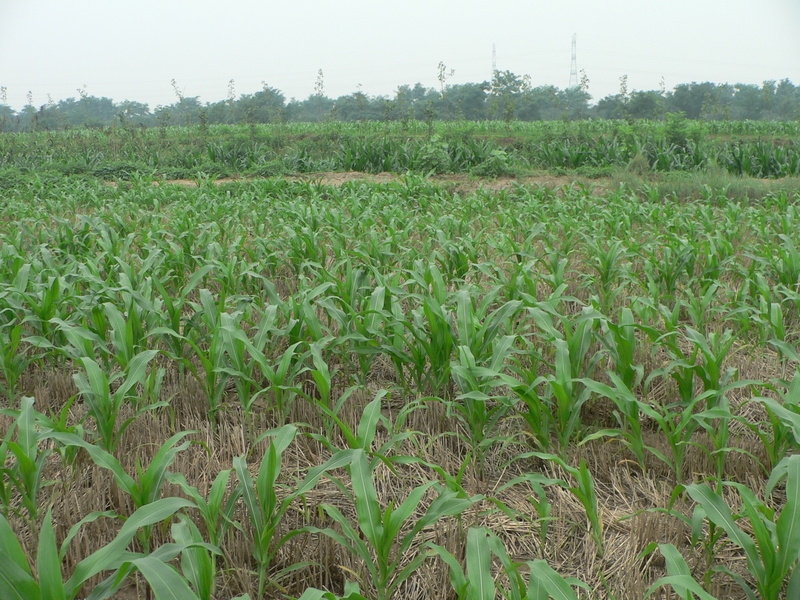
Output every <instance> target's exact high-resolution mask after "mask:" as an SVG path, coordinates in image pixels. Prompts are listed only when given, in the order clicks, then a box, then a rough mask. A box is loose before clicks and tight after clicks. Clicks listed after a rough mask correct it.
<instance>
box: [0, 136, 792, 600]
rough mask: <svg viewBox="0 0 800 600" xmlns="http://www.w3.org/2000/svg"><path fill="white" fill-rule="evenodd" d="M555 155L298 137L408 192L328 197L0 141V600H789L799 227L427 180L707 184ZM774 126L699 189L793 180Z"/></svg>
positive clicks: (663, 152)
mask: <svg viewBox="0 0 800 600" xmlns="http://www.w3.org/2000/svg"><path fill="white" fill-rule="evenodd" d="M370 126H373V125H369V124H364V125H361V126H358V125H352V126H345V125H341V124H337V127H338V128H339V129H341V130H345V129H347V127H351V128H357V127H361V130H360V131H362V133H363V130H364V129H366V128H367V127H370ZM405 126H406V127H408V125H407V124H406V125H405ZM503 126H504V125H503V124H497V123H494V124H491V127H493V128H495V129H494V131H500V133H502V130H503ZM546 126H547V127H550V128H551V130H552V131H550V132H549V133H548V132H547V131H545V129H546V127H545V125H542V124H539V125H535V124H524V125H519V126H518V127H519V132H518V135H519V137H518V141H517V142H515V144H516V146H514V144H512V146H514V147H515V148H517V149H516V150H514V149H513V148H512V149H499V148H498V147H496V146H495V145H494V144H495V142H494V141H492V139H485V138H481V137H480V136H478V135H476V134H477V133H481V131H482V130H481V128H483V127H486V128H488V127H490V125H489V124H486V125H483V124H472V125H471V126H470V127H472V129H471V130H470V131H469V132H464V131H461V132H455V133H454V132H448V131H447V130H446V128H447V127H452V128H455V127H456V126H455V125H446V124H438V125H437V127H439V128H440V130H439V131H438V132H435V135H434V136H433V137H426V136H424V135H422V134H423V133H424V131H420V132H417V133H419V134H420V136H421V137H419V138H410V141H402V140H398V138H396V137H391V136H389V135H388V133H392V132H391V131H388V127H390V126H386V125H381V126H380V127H381V128H387V129H381V131H380V132H378V133H381V132H383V133H386V134H387V135H386V136H383V137H381V136H380V135H379V136H373V137H356V136H351V137H348V136H347V135H346V132H344V133H342V132H341V131H340V132H339V134H340V135H341V137H335V136H332V134H331V131H327V130H325V129H324V128H325V127H328V128H329V129H331V130H333V129H334V125H333V124H331V125H324V126H320V129H317V130H314V131H311V133H310V134H309V135H314V136H317V138H318V140H317V141H318V142H319V143H320V144H321V145H322V147H329V146H326V144H334V143H335V144H336V149H335V151H334V152H327V153H326V152H325V151H323V150H319V149H314V148H313V147H312V146H309V148H311V149H310V150H308V152H307V155H306V159H307V160H309V161H311V163H313V165H316V166H313V167H311V166H310V167H308V168H309V169H311V168H313V169H317V167H318V166H319V165H321V164H323V163H324V161H328V162H327V163H324V165H325V167H326V168H327V169H329V170H337V169H343V170H358V171H365V172H368V171H374V172H380V171H400V172H406V171H411V172H409V173H406V174H405V175H404V176H402V177H399V178H396V179H394V180H392V181H388V182H386V183H377V182H367V181H360V180H355V181H349V182H346V183H344V184H342V185H327V184H324V183H320V182H314V181H313V180H311V181H294V180H287V179H284V178H280V177H273V178H266V179H265V178H261V179H258V178H256V179H250V180H241V181H235V182H229V183H224V184H222V185H217V184H215V182H214V181H213V179H205V180H203V179H200V180H198V184H197V185H196V186H195V187H185V186H178V185H170V184H166V183H161V184H160V185H154V181H153V179H152V178H150V177H144V176H135V177H119V172H116V171H114V168H111V167H114V165H117V166H118V165H119V164H120V163H119V161H129V162H131V163H136V164H137V165H139V164H141V161H143V160H146V158H143V157H144V156H145V155H144V154H141V153H140V154H136V155H135V156H134V155H131V156H128V157H124V156H123V155H122V154H119V155H114V156H110V155H108V154H106V153H107V152H109V146H108V144H110V143H111V142H110V141H109V139H110V138H109V136H108V135H107V134H104V133H91V132H84V133H80V134H73V133H64V134H50V135H51V136H53V137H52V138H47V136H44V135H43V134H29V136H30V137H28V138H23V136H22V135H18V136H8V137H5V136H4V137H2V138H0V148H2V152H3V153H4V154H3V156H4V164H5V165H6V166H9V168H11V167H13V168H14V169H17V177H16V178H14V179H12V180H10V181H7V182H6V184H4V185H2V186H0V202H2V220H0V240H1V241H2V243H1V244H0V253H1V254H2V257H1V258H2V260H0V598H2V599H12V598H26V599H32V598H37V599H38V598H41V599H42V600H45V599H50V598H53V599H69V600H74V599H77V598H91V599H93V600H100V599H103V598H122V599H131V598H148V599H152V598H155V599H158V600H161V599H168V598H181V599H190V600H193V599H197V600H211V599H217V600H220V599H225V600H229V599H233V598H239V599H244V598H250V599H259V598H301V599H302V600H313V599H339V598H342V599H350V600H357V599H360V598H366V599H369V600H389V599H392V598H412V599H414V600H417V599H424V598H450V599H459V600H462V599H463V600H493V599H494V598H501V597H502V598H508V599H511V600H516V599H520V600H521V599H523V598H525V599H535V600H547V599H548V598H554V599H556V600H571V599H578V598H580V599H588V598H598V599H631V600H639V599H644V598H660V599H666V598H681V599H689V598H701V599H712V600H713V599H714V598H716V599H719V600H723V599H739V598H741V599H752V598H761V599H764V600H778V599H794V598H800V569H798V567H797V564H798V559H800V457H799V456H798V449H799V448H800V375H798V370H799V369H800V353H799V351H798V340H799V339H800V194H798V193H796V192H795V193H787V192H786V191H776V192H773V193H766V194H764V195H763V196H762V197H759V198H758V199H756V200H751V199H749V198H744V199H731V198H730V197H729V196H728V195H727V194H726V193H725V190H718V189H715V188H712V187H707V188H706V189H705V190H704V193H703V195H702V197H700V198H697V199H695V200H693V201H685V200H683V199H681V198H678V197H675V196H670V195H666V196H665V195H662V194H659V193H658V190H657V189H656V188H651V189H650V190H649V191H648V190H641V189H634V188H632V187H630V186H627V185H625V184H624V183H620V184H619V185H616V186H608V185H606V186H604V187H600V188H592V187H590V186H585V185H565V186H560V187H556V188H549V187H545V186H539V185H512V186H509V187H506V188H503V189H492V188H491V187H482V186H476V188H475V189H470V190H464V189H461V188H457V187H453V186H448V185H445V184H442V183H441V182H438V183H437V182H436V181H435V180H431V179H429V178H427V177H424V176H423V175H424V174H429V173H431V172H457V173H458V172H466V171H469V170H471V169H480V168H482V165H486V164H487V162H489V163H491V161H492V160H495V161H500V162H498V163H497V164H502V163H503V161H512V160H517V159H518V158H509V156H510V155H511V153H514V152H516V153H518V154H519V155H524V157H525V160H526V161H529V162H530V163H535V162H536V161H538V160H541V161H542V165H545V166H546V167H547V168H550V169H552V168H556V167H562V166H566V167H570V168H574V167H578V166H581V165H587V164H588V165H595V166H603V165H605V164H607V163H608V161H612V162H613V161H614V160H618V161H619V163H620V164H624V163H627V162H629V161H630V160H632V159H633V157H634V156H636V155H641V156H646V157H647V160H648V161H650V163H651V165H652V167H653V170H654V171H659V170H664V171H669V170H675V169H687V170H691V169H695V168H699V167H698V166H697V165H698V164H701V163H702V164H705V162H707V161H708V160H709V157H708V154H707V153H705V154H704V152H706V151H707V150H708V147H709V145H708V143H707V142H705V141H702V140H701V141H693V140H691V139H690V140H689V141H688V142H687V143H686V145H684V146H678V145H676V144H674V143H673V144H668V143H667V142H666V141H663V140H662V141H661V142H659V141H657V137H658V136H657V135H656V134H655V133H653V132H652V131H651V130H653V129H655V128H656V127H662V128H663V125H656V124H642V126H641V128H640V129H639V130H637V131H636V132H635V133H636V135H634V136H633V138H631V139H628V140H627V141H624V140H623V138H624V134H625V132H624V131H623V132H621V133H619V132H618V133H619V135H617V134H615V135H614V136H611V137H603V135H598V136H597V137H594V138H593V137H592V136H591V135H589V134H588V133H587V130H583V131H582V132H577V131H576V133H575V135H574V136H573V137H565V138H564V140H565V141H563V142H559V143H556V142H553V143H551V144H541V145H539V146H536V147H537V148H538V150H537V151H536V152H539V153H540V154H536V152H533V151H532V150H531V148H533V147H534V146H535V144H534V145H529V146H526V144H528V142H526V138H525V133H526V132H525V130H524V128H535V127H539V129H538V130H537V133H536V135H545V134H547V135H553V136H554V138H555V137H557V134H559V132H561V131H562V130H564V129H569V128H570V127H571V126H572V125H571V124H568V123H567V124H565V123H556V124H546ZM771 126H772V127H778V126H779V127H786V128H788V127H795V129H794V130H792V131H790V132H778V133H777V134H776V135H784V134H785V135H788V136H790V137H792V136H794V137H792V139H793V140H794V141H791V143H789V144H777V145H776V144H771V143H768V142H766V141H764V140H763V139H750V137H747V136H751V137H752V138H757V137H759V136H764V135H766V134H765V129H764V125H763V124H759V123H749V124H748V123H730V124H716V125H714V127H718V128H720V131H716V133H717V134H719V135H725V136H740V138H741V139H739V138H737V139H738V141H735V142H730V143H729V142H725V144H722V145H719V146H717V148H718V150H719V153H718V154H716V155H714V158H713V160H714V161H715V163H716V164H717V165H722V167H723V168H725V169H730V170H731V172H732V173H738V174H744V175H751V176H753V177H757V178H767V177H785V176H788V175H795V176H796V175H798V174H800V163H798V154H797V146H796V144H797V141H796V140H797V137H796V136H797V130H796V124H791V123H788V124H780V125H774V124H773V125H771ZM285 127H286V128H287V129H288V128H289V127H290V126H285ZM291 127H292V128H295V129H298V130H299V129H300V128H301V126H291ZM374 127H377V126H374ZM397 127H401V125H399V124H398V125H397ZM414 127H418V128H420V129H422V128H423V127H424V125H423V124H416V125H414ZM462 127H465V126H462ZM576 127H577V126H576ZM583 127H585V128H586V127H596V128H597V129H598V131H599V132H600V133H602V131H606V132H608V131H610V128H612V127H618V128H619V127H622V128H625V127H629V126H627V125H624V124H623V125H616V124H614V125H612V124H609V123H599V124H592V123H589V124H583ZM706 127H709V128H710V127H712V124H708V125H706ZM725 127H729V129H725ZM734 128H736V131H734ZM543 131H544V133H543ZM295 133H297V132H295ZM578 133H580V134H581V136H583V138H584V139H583V140H580V139H578V137H579V136H578V135H577V134H578ZM451 134H452V135H458V136H460V137H459V139H461V140H462V141H461V142H460V143H459V144H455V143H454V142H453V141H452V140H451V139H450V138H448V137H447V136H448V135H451ZM468 134H469V135H468ZM114 135H116V134H114ZM125 135H130V136H131V139H132V140H133V139H134V138H136V139H139V138H141V139H144V136H145V135H147V136H154V138H158V139H159V140H160V142H159V143H161V144H162V146H161V148H162V150H163V152H164V153H165V156H166V154H169V153H170V152H173V150H170V149H169V148H170V146H169V144H170V143H171V141H173V139H177V136H179V135H187V134H186V132H179V131H166V132H162V133H161V134H159V132H147V134H138V133H135V132H134V133H129V134H125ZM236 135H239V136H240V137H243V140H242V141H241V143H242V144H247V148H248V151H247V152H249V153H250V154H247V155H246V156H247V157H249V158H246V161H250V162H246V164H245V163H242V164H245V168H242V169H241V170H246V168H249V167H247V165H249V164H251V163H252V162H253V161H255V162H256V163H257V162H258V161H259V160H262V161H266V162H269V161H270V160H277V159H275V158H274V157H273V158H269V157H270V156H271V155H270V152H272V150H270V149H269V148H267V147H266V146H265V147H263V148H261V150H258V149H256V150H254V149H253V148H254V146H253V144H256V143H262V142H257V138H250V137H248V135H249V134H248V129H247V128H239V130H238V133H236ZM659 135H661V134H659ZM70 136H71V137H70ZM93 136H95V137H98V138H99V141H97V140H93V139H92V137H93ZM103 136H106V137H105V138H104V137H103ZM137 136H138V138H137ZM160 136H163V137H160ZM325 136H328V137H325ZM437 136H438V137H437ZM648 136H649V137H648ZM48 139H50V140H52V141H48ZM453 139H454V138H453ZM320 140H322V141H320ZM325 140H328V141H325ZM331 140H333V141H331ZM132 143H133V142H132ZM147 143H148V144H149V143H155V141H153V140H149V141H148V142H147ZM263 143H264V144H266V143H267V142H263ZM71 144H74V145H75V146H71ZM230 144H233V142H232V141H230V140H228V141H225V142H224V143H222V142H220V143H219V144H218V146H219V147H216V146H214V144H213V142H212V141H211V140H208V141H207V142H206V143H205V145H204V146H203V147H202V148H203V149H202V152H204V153H205V156H206V157H208V156H209V153H210V152H219V153H220V155H219V156H218V157H216V158H213V157H212V159H213V160H212V162H215V164H228V161H232V160H234V158H225V157H224V156H223V154H224V152H225V147H223V146H226V145H230ZM80 145H84V146H85V148H84V152H83V153H80V152H78V153H74V154H72V158H70V160H71V161H72V162H73V164H74V163H76V161H84V162H85V163H86V164H87V165H92V168H93V169H94V170H95V172H94V175H93V177H94V178H90V177H78V178H75V177H71V176H69V173H66V174H64V173H62V175H63V176H62V177H60V178H56V177H38V176H36V170H37V169H41V168H46V167H43V165H46V163H47V161H48V160H50V162H51V164H61V165H63V164H66V163H64V162H63V156H62V157H60V156H58V153H59V152H61V151H62V150H63V149H64V148H77V147H78V146H80ZM142 147H146V146H142ZM198 147H200V146H198ZM231 147H233V148H235V145H233V146H231ZM437 147H438V150H437ZM443 147H444V150H442V148H443ZM48 148H49V150H48ZM212 148H216V149H212ZM526 148H527V150H526ZM420 149H421V150H420ZM439 150H441V152H439ZM701 150H702V152H701ZM118 151H119V152H121V153H124V152H125V150H124V148H118ZM456 151H458V152H460V153H461V154H458V153H457V152H456ZM762 151H763V154H760V153H761V152H762ZM48 152H50V155H49V156H50V158H49V159H48ZM415 152H417V154H415ZM499 153H502V154H499ZM546 153H551V154H552V156H546ZM152 156H153V158H152V160H153V161H157V160H158V155H157V154H153V155H152ZM170 156H173V157H174V156H177V154H170ZM243 156H245V155H243ZM286 156H288V155H286ZM265 157H266V158H265ZM604 157H605V160H606V162H603V160H604ZM698 157H700V158H698ZM189 158H190V155H187V160H189ZM251 159H252V160H251ZM301 159H302V157H299V158H298V156H297V155H293V158H291V160H294V161H296V163H295V164H294V167H293V169H294V171H295V172H302V171H303V170H304V169H303V168H302V167H299V166H298V165H301V164H302V163H301ZM170 160H172V159H170ZM280 160H287V161H288V160H290V159H289V158H285V157H284V158H281V159H280ZM415 160H416V161H423V163H424V161H428V162H427V163H424V164H416V163H414V161H415ZM92 161H95V162H92ZM109 161H110V162H109ZM320 161H323V162H322V163H321V162H320ZM359 161H360V162H359ZM437 161H439V162H437ZM676 161H677V162H676ZM681 161H683V162H681ZM726 161H730V162H726ZM311 163H310V164H311ZM678 163H679V164H678ZM231 164H234V163H231ZM745 164H747V165H750V166H749V167H745V166H744V165H745ZM109 165H111V167H109ZM398 165H399V166H398ZM437 165H438V166H437ZM759 165H761V166H759ZM196 166H197V165H189V167H191V168H195V167H196ZM153 167H154V169H156V170H157V169H158V168H160V167H159V165H158V164H156V162H153ZM103 168H108V170H106V171H103V170H102V169H103ZM137 168H138V167H137ZM187 168H188V167H187ZM498 168H499V167H498ZM83 173H84V174H85V173H87V171H84V172H83ZM486 175H492V173H486ZM98 177H99V178H98ZM108 179H114V180H115V181H118V184H115V185H109V184H108V182H107V181H106V180H108Z"/></svg>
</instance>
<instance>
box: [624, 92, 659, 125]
mask: <svg viewBox="0 0 800 600" xmlns="http://www.w3.org/2000/svg"><path fill="white" fill-rule="evenodd" d="M628 115H629V116H630V117H631V118H633V119H663V118H664V97H663V96H662V95H661V94H660V93H659V92H655V91H635V92H633V93H632V94H631V95H630V99H629V100H628Z"/></svg>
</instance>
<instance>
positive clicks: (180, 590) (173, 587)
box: [131, 556, 199, 600]
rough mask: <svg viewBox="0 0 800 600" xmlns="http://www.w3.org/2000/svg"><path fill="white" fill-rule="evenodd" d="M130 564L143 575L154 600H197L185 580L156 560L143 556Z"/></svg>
mask: <svg viewBox="0 0 800 600" xmlns="http://www.w3.org/2000/svg"><path fill="white" fill-rule="evenodd" d="M131 564H133V565H134V566H135V567H136V568H137V569H138V570H139V572H140V573H141V574H142V575H144V578H145V579H146V580H147V583H148V584H150V589H152V590H153V593H154V594H155V597H156V600H199V598H198V597H197V594H195V593H194V592H193V591H192V590H191V588H190V587H189V584H188V583H186V579H184V578H183V577H181V576H180V575H179V574H178V572H177V571H176V570H175V569H173V568H172V567H170V566H169V565H166V564H164V563H163V562H161V561H160V560H158V559H157V558H153V557H151V556H145V557H143V558H137V559H135V560H132V561H131Z"/></svg>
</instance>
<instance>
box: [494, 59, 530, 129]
mask: <svg viewBox="0 0 800 600" xmlns="http://www.w3.org/2000/svg"><path fill="white" fill-rule="evenodd" d="M529 88H530V86H529V85H528V83H527V81H526V80H525V78H524V77H521V76H519V75H516V74H514V73H512V72H511V71H499V70H495V72H494V74H493V75H492V83H491V87H490V89H489V93H490V95H491V99H490V101H489V104H490V108H491V111H492V113H494V115H495V117H496V118H502V119H505V120H506V121H510V120H511V119H513V118H514V116H515V114H516V109H517V103H518V100H519V97H520V95H521V94H522V92H524V91H526V90H527V89H529Z"/></svg>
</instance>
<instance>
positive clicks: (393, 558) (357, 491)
mask: <svg viewBox="0 0 800 600" xmlns="http://www.w3.org/2000/svg"><path fill="white" fill-rule="evenodd" d="M351 457H352V458H351V460H350V468H349V471H350V483H351V484H352V491H351V488H349V487H348V486H346V485H345V483H344V482H339V484H340V485H339V487H340V488H341V489H342V491H343V492H345V493H347V494H348V495H349V496H350V498H351V499H352V501H353V503H354V505H355V509H356V515H357V519H358V531H356V529H355V528H354V527H353V526H352V524H351V523H350V521H349V520H348V518H347V517H345V516H344V515H343V514H342V512H341V511H340V510H339V509H338V508H336V507H335V506H330V505H328V504H323V505H322V508H323V509H324V510H325V512H326V514H327V515H328V516H329V517H330V518H331V519H332V520H333V521H334V522H335V523H336V524H337V526H338V527H339V529H340V530H339V531H337V530H334V529H330V528H328V529H318V528H315V527H309V528H308V531H310V532H312V533H322V534H324V535H327V536H328V537H330V538H331V539H332V540H334V541H335V542H337V543H338V544H339V545H341V546H342V548H343V549H345V550H346V551H347V552H349V553H350V554H352V555H353V556H354V557H356V558H358V559H359V560H360V561H361V563H362V564H363V565H364V568H365V569H366V571H367V576H368V578H369V582H370V584H371V587H372V592H373V594H374V597H375V598H377V600H390V599H391V598H393V597H394V594H395V592H396V590H397V588H398V586H399V585H400V584H402V583H403V582H404V581H406V580H407V579H408V578H409V577H410V576H411V575H412V574H413V573H414V572H415V571H416V570H417V569H418V568H419V566H420V565H421V564H422V563H423V562H424V561H425V559H426V556H425V555H424V554H418V555H416V556H414V557H413V558H410V559H409V557H408V556H406V555H407V553H408V551H409V549H410V548H411V545H412V543H413V542H414V541H415V539H416V538H417V536H419V535H420V533H421V532H422V530H423V529H424V528H425V527H428V526H431V525H433V524H434V523H436V522H437V521H439V520H440V519H442V518H444V517H447V516H454V515H460V514H461V513H463V512H464V511H465V510H466V509H467V508H469V507H470V506H472V504H474V503H475V502H477V501H478V500H480V499H481V496H473V497H471V498H467V497H464V496H463V494H462V495H460V494H458V493H456V492H454V491H452V490H446V489H443V488H442V487H441V486H440V485H438V484H437V483H436V482H433V481H431V482H428V483H426V484H423V485H421V486H418V487H416V488H414V489H413V490H411V492H410V493H409V494H408V496H406V499H405V500H404V501H403V502H402V503H401V504H400V505H398V506H395V504H394V502H393V501H390V502H389V504H388V505H387V506H386V507H385V508H384V507H382V506H381V504H380V502H379V500H378V495H377V492H376V491H375V486H374V484H373V481H372V479H373V471H372V466H371V465H370V462H369V460H368V458H367V455H366V453H365V452H364V451H363V450H353V451H352V454H351ZM431 488H433V489H434V490H436V491H437V496H436V498H435V499H434V500H433V502H432V503H431V504H430V505H429V506H428V507H427V509H422V511H423V512H422V515H419V514H418V513H419V511H420V510H421V507H420V505H421V504H422V500H423V498H424V497H425V495H426V493H427V491H428V490H429V489H431ZM415 513H417V514H415ZM412 523H413V525H412ZM409 526H410V528H409ZM359 531H360V533H359Z"/></svg>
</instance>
